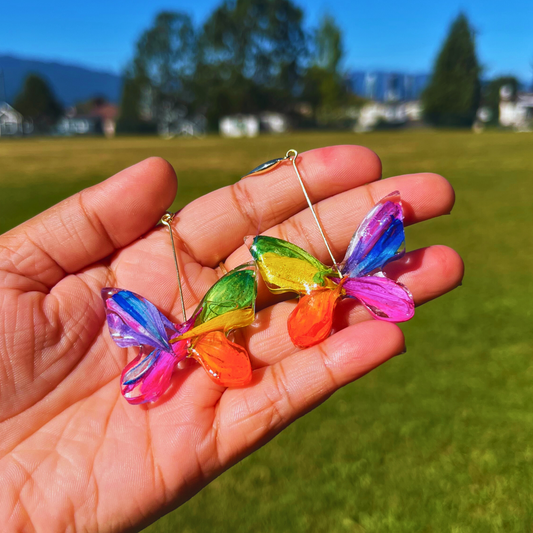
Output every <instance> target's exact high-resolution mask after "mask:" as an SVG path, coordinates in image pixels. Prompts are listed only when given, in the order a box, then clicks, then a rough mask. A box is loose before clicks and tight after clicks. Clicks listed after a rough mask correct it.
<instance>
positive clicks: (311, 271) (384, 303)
mask: <svg viewBox="0 0 533 533" xmlns="http://www.w3.org/2000/svg"><path fill="white" fill-rule="evenodd" d="M297 157H298V152H296V150H289V151H288V152H287V154H286V156H285V157H282V158H278V159H273V160H271V161H268V162H266V163H263V164H262V165H260V166H259V167H257V168H255V169H254V170H252V171H251V172H250V174H248V175H247V176H245V177H248V176H255V175H257V174H261V173H263V172H266V171H268V170H271V169H272V168H274V167H276V166H278V165H280V164H281V163H283V162H285V161H290V162H291V163H292V165H293V168H294V171H295V173H296V176H297V178H298V181H299V182H300V185H301V187H302V190H303V192H304V195H305V198H306V200H307V203H308V205H309V208H310V210H311V213H312V214H313V217H314V219H315V222H316V224H317V226H318V229H319V231H320V234H321V236H322V238H323V240H324V243H325V245H326V248H327V250H328V253H329V255H330V257H331V260H332V263H333V266H332V267H328V266H326V265H324V264H323V263H321V262H320V261H318V259H316V258H314V257H313V256H312V255H310V254H309V253H307V252H306V251H305V250H302V249H301V248H299V247H298V246H296V245H294V244H291V243H290V242H287V241H284V240H282V239H276V238H274V237H267V236H263V235H258V236H256V237H255V238H253V239H252V238H249V239H247V245H248V247H249V249H250V252H251V254H252V257H253V259H254V261H255V263H256V265H257V267H258V270H259V272H260V273H261V276H262V278H263V280H264V281H265V283H266V285H267V287H268V288H269V290H270V291H271V292H273V293H283V292H293V293H297V294H298V295H299V298H300V299H299V302H298V305H297V306H296V308H295V309H294V311H293V312H292V313H291V314H290V316H289V319H288V323H287V326H288V330H289V335H290V337H291V340H292V342H293V343H294V344H295V345H296V346H298V347H300V348H307V347H309V346H313V345H315V344H318V343H319V342H321V341H323V340H324V339H326V338H327V337H328V336H329V334H330V332H331V328H332V324H333V313H334V310H335V306H336V304H337V302H338V301H339V300H341V299H343V298H355V299H357V300H359V301H360V302H361V303H362V304H363V305H364V306H365V307H366V308H367V309H368V310H369V311H370V313H371V314H372V316H373V317H374V318H377V319H379V320H387V321H390V322H404V321H406V320H409V319H410V318H412V317H413V315H414V307H415V306H414V302H413V297H412V295H411V293H410V292H409V290H408V289H407V287H405V286H404V285H402V284H401V283H399V282H397V281H394V280H391V279H389V278H387V277H386V276H385V274H384V273H383V270H382V269H383V267H384V266H385V265H386V264H387V263H390V262H391V261H394V260H396V259H399V258H400V257H402V256H403V255H404V254H405V234H404V227H403V211H402V206H401V201H400V194H399V193H398V192H394V193H392V194H390V195H388V196H386V197H385V198H383V199H382V200H380V201H379V202H378V203H377V204H376V205H375V206H374V207H373V208H372V210H371V211H370V212H369V213H368V214H367V215H366V217H365V219H364V220H363V221H362V222H361V224H360V225H359V228H358V229H357V231H356V232H355V234H354V236H353V237H352V240H351V242H350V245H349V246H348V250H347V252H346V256H345V257H344V259H343V261H342V262H341V263H340V264H338V263H337V262H336V261H335V257H334V256H333V253H332V251H331V247H330V245H329V243H328V240H327V238H326V235H325V232H324V229H323V228H322V225H321V224H320V221H319V219H318V217H317V214H316V212H315V209H314V207H313V204H312V202H311V200H310V198H309V195H308V194H307V190H306V188H305V185H304V183H303V180H302V177H301V176H300V173H299V171H298V167H297V166H296V159H297Z"/></svg>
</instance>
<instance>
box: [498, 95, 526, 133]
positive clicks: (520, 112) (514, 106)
mask: <svg viewBox="0 0 533 533" xmlns="http://www.w3.org/2000/svg"><path fill="white" fill-rule="evenodd" d="M500 125H501V126H504V127H507V128H514V129H516V130H518V131H530V130H531V128H532V126H533V93H525V92H518V93H517V94H516V95H513V91H512V88H511V87H509V86H508V85H504V86H503V87H502V88H501V90H500Z"/></svg>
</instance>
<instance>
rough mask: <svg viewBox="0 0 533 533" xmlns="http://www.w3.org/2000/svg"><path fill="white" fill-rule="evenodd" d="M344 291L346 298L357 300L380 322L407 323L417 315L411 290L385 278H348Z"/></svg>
mask: <svg viewBox="0 0 533 533" xmlns="http://www.w3.org/2000/svg"><path fill="white" fill-rule="evenodd" d="M343 289H344V291H345V293H346V296H348V297H351V298H357V299H358V300H359V301H361V302H362V303H363V304H364V305H365V307H366V308H367V309H368V310H369V311H370V312H371V313H372V315H373V316H374V317H375V318H378V319H380V320H386V321H388V322H405V321H406V320H409V319H411V318H412V317H413V315H414V313H415V304H414V301H413V297H412V295H411V293H410V292H409V289H407V287H405V286H404V285H402V284H401V283H398V282H396V281H393V280H392V279H389V278H386V277H384V276H365V277H362V278H348V279H346V280H345V281H344V283H343Z"/></svg>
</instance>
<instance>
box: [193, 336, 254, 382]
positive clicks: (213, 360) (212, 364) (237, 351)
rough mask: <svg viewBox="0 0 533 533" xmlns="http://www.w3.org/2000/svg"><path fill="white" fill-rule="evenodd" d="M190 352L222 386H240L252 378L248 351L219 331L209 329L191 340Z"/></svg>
mask: <svg viewBox="0 0 533 533" xmlns="http://www.w3.org/2000/svg"><path fill="white" fill-rule="evenodd" d="M190 354H191V357H193V358H194V359H196V360H197V361H198V362H199V363H200V364H201V365H202V366H203V367H204V370H205V371H206V372H207V374H208V375H209V377H210V378H211V379H212V380H213V381H214V382H215V383H217V384H218V385H222V386H223V387H242V386H243V385H246V384H247V383H249V381H250V379H251V378H252V365H251V364H250V358H249V357H248V352H247V351H246V350H245V349H244V348H243V347H242V346H239V345H238V344H235V343H234V342H231V341H230V340H228V339H227V338H226V336H225V335H224V333H223V332H221V331H211V332H209V333H205V334H203V335H200V336H199V337H198V338H197V339H195V340H193V344H192V347H191V349H190Z"/></svg>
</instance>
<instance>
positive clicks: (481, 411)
mask: <svg viewBox="0 0 533 533" xmlns="http://www.w3.org/2000/svg"><path fill="white" fill-rule="evenodd" d="M341 143H342V144H345V143H354V144H364V145H366V146H369V147H370V148H372V149H374V150H375V151H376V152H377V153H378V154H379V155H380V157H381V158H382V160H383V164H384V176H391V175H395V174H404V173H408V172H420V171H427V170H430V171H433V172H438V173H440V174H443V175H444V176H446V177H447V178H448V179H449V180H450V181H451V182H452V184H453V186H454V187H455V190H456V192H457V203H456V207H455V210H454V214H453V216H450V217H443V218H441V219H439V220H434V221H430V222H426V223H424V224H421V225H419V226H418V227H413V228H409V229H408V230H407V245H408V249H414V248H417V247H421V246H426V245H428V244H435V243H442V244H447V245H450V246H453V247H454V248H456V249H457V250H458V251H459V252H460V253H461V254H462V255H463V257H464V259H465V263H466V277H465V280H464V284H463V286H462V287H460V288H459V289H457V290H455V291H454V292H452V293H451V294H449V295H447V296H445V297H444V298H442V299H441V300H439V301H438V302H432V303H429V304H427V305H426V306H424V307H422V308H420V309H419V310H418V312H417V315H416V316H415V318H414V319H413V320H412V321H411V322H410V323H408V324H406V325H405V326H404V328H403V329H404V331H405V333H406V338H407V347H408V350H407V353H406V354H405V355H403V356H401V357H397V358H395V359H394V360H393V361H391V362H389V363H387V364H386V365H385V366H383V367H382V368H380V369H378V370H377V371H375V372H373V373H371V374H370V375H368V376H366V377H365V378H363V379H362V380H360V381H359V382H357V383H356V384H354V385H351V386H349V387H346V388H345V389H343V390H342V391H340V392H339V393H337V394H336V395H335V396H334V397H333V398H332V399H330V400H329V401H328V402H326V403H325V404H324V405H322V406H321V407H320V408H318V409H317V410H315V411H314V412H313V413H311V414H310V415H308V416H306V417H305V418H303V419H301V420H299V421H298V422H297V423H295V424H293V426H291V427H290V428H289V429H288V430H287V431H285V432H284V433H283V434H282V435H280V436H279V437H278V438H276V439H275V440H274V441H273V442H271V443H270V444H269V445H267V446H266V447H264V448H263V449H262V450H260V451H259V452H258V453H256V454H255V455H253V456H252V457H250V458H248V459H246V460H245V461H243V462H242V463H240V464H239V465H237V466H236V467H234V468H233V469H231V470H230V471H229V472H227V473H226V474H224V475H223V476H221V477H220V478H219V479H217V480H216V481H215V482H213V483H212V484H211V485H210V486H209V487H208V488H206V489H205V490H204V491H203V492H201V493H200V494H198V495H197V496H196V497H195V498H193V499H192V500H191V501H189V502H188V503H187V504H186V505H184V506H183V507H182V508H180V509H179V510H178V511H176V512H174V513H172V514H170V515H168V516H166V517H164V518H163V519H161V520H160V521H159V522H157V523H156V524H154V525H153V526H152V527H150V528H148V529H147V531H148V532H150V533H162V532H175V531H180V532H181V533H185V532H203V531H215V532H217V533H218V532H225V531H228V532H230V531H231V532H239V533H240V532H252V531H253V532H256V531H261V532H262V531H268V532H270V531H294V532H303V531H312V532H314V531H318V532H322V531H323V532H344V531H347V532H394V533H396V532H409V533H411V532H447V531H449V532H453V533H460V532H461V533H462V532H474V531H476V532H477V531H479V532H492V531H505V532H525V531H529V532H531V531H533V327H532V326H533V313H532V307H533V277H532V265H533V252H532V246H533V237H532V228H533V134H512V133H495V132H494V133H493V132H490V133H486V134H482V135H474V134H472V133H469V132H464V133H463V132H461V133H458V132H440V133H437V132H432V131H416V132H395V133H375V134H368V135H356V134H351V133H328V134H322V133H321V134H318V133H310V134H297V135H291V136H281V137H261V138H258V139H253V140H239V141H230V140H222V139H218V138H215V137H213V138H207V139H203V140H196V139H177V140H171V141H162V140H158V139H152V138H131V139H128V138H119V139H115V140H112V141H107V140H103V139H86V140H82V139H69V140H59V139H51V140H23V141H6V140H2V141H1V142H0V213H1V216H0V229H1V230H6V229H8V228H10V227H12V226H14V225H16V224H18V223H20V222H22V221H23V220H25V219H26V218H28V217H30V216H32V215H34V214H35V213H37V212H39V211H41V210H42V209H44V208H46V207H48V206H49V205H51V204H53V203H55V202H56V201H58V200H60V199H61V198H63V197H65V196H67V195H69V194H71V193H73V192H75V191H77V190H79V189H81V188H83V187H86V186H88V185H90V184H92V183H96V182H98V181H100V180H102V179H104V178H105V177H107V176H109V175H110V174H113V173H114V172H116V171H118V170H120V169H121V168H123V167H125V166H127V165H130V164H133V163H135V162H136V161H138V160H140V159H142V158H144V157H148V156H151V155H159V156H162V157H165V158H166V159H168V160H169V161H170V162H171V163H172V164H173V165H174V168H175V169H176V171H177V173H178V177H179V180H180V195H179V198H178V201H177V204H176V205H183V204H185V203H186V202H188V201H190V200H191V199H193V198H194V197H196V196H198V195H200V194H202V193H203V192H206V191H208V190H211V189H213V188H216V187H219V186H222V185H225V184H228V183H231V182H234V181H236V180H237V179H238V177H239V176H241V175H242V174H243V173H245V172H246V171H247V170H249V169H251V168H253V167H254V166H255V165H256V164H258V163H260V162H262V161H265V160H267V159H269V158H271V157H275V156H279V155H282V154H284V153H285V151H286V150H287V149H288V148H296V149H298V150H299V151H303V150H307V149H309V148H314V147H318V146H324V145H328V144H341Z"/></svg>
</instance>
